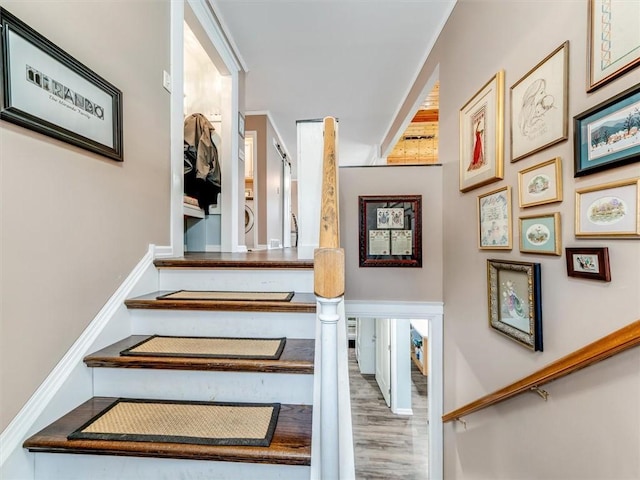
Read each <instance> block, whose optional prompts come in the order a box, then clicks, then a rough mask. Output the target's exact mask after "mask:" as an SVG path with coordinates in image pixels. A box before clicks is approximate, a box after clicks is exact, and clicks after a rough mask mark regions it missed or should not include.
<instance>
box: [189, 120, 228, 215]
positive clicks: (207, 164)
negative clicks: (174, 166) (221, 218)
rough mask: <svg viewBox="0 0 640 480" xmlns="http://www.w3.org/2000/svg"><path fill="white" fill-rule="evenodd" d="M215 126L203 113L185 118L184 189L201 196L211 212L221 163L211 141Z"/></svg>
mask: <svg viewBox="0 0 640 480" xmlns="http://www.w3.org/2000/svg"><path fill="white" fill-rule="evenodd" d="M214 130H215V129H214V128H213V125H211V122H210V121H209V120H207V118H206V117H205V116H204V115H202V114H201V113H194V114H192V115H189V116H187V117H186V118H185V120H184V186H185V187H184V188H185V190H184V191H185V193H186V194H187V195H189V196H191V197H195V198H197V199H198V205H199V206H200V208H202V209H204V211H205V214H207V213H208V211H209V205H213V204H216V202H217V197H218V193H220V189H221V188H220V187H221V185H220V163H219V161H218V149H217V148H216V146H215V144H214V143H213V140H212V135H213V132H214Z"/></svg>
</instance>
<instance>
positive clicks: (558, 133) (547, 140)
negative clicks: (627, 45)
mask: <svg viewBox="0 0 640 480" xmlns="http://www.w3.org/2000/svg"><path fill="white" fill-rule="evenodd" d="M568 91H569V42H568V41H567V42H564V43H563V44H562V45H560V46H559V47H558V48H556V49H555V50H554V51H553V52H551V53H550V54H549V55H547V57H545V59H544V60H542V61H541V62H540V63H538V64H537V65H536V66H535V67H533V69H531V70H530V71H529V72H528V73H527V74H526V75H525V76H524V77H522V78H521V79H520V80H518V81H517V82H516V83H515V84H514V85H513V86H512V87H511V162H517V161H518V160H521V159H523V158H525V157H527V156H529V155H531V154H533V153H536V152H539V151H540V150H544V149H545V148H547V147H550V146H551V145H554V144H556V143H558V142H562V141H563V140H566V139H567V138H568V136H569V135H568V121H567V117H568V109H569V104H568V101H567V100H568V98H567V97H568Z"/></svg>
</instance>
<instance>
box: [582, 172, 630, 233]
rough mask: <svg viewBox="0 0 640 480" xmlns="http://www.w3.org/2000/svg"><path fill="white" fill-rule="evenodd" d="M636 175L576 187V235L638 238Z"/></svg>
mask: <svg viewBox="0 0 640 480" xmlns="http://www.w3.org/2000/svg"><path fill="white" fill-rule="evenodd" d="M639 189H640V177H636V178H630V179H628V180H621V181H618V182H611V183H606V184H603V185H595V186H593V187H587V188H582V189H579V190H576V227H575V228H576V236H577V237H626V238H640V213H639V212H640V193H639Z"/></svg>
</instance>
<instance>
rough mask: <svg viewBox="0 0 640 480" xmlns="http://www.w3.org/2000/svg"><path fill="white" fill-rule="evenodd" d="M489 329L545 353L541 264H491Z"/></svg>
mask: <svg viewBox="0 0 640 480" xmlns="http://www.w3.org/2000/svg"><path fill="white" fill-rule="evenodd" d="M487 280H488V282H487V283H488V296H489V302H488V303H489V325H490V326H491V328H493V329H494V330H496V331H497V332H499V333H501V334H503V335H505V336H507V337H509V338H511V339H512V340H514V341H516V342H517V343H519V344H520V345H523V346H525V347H527V348H529V349H530V350H533V351H535V352H541V351H542V296H541V294H542V293H541V292H542V288H541V282H540V264H539V263H530V262H511V261H507V260H487Z"/></svg>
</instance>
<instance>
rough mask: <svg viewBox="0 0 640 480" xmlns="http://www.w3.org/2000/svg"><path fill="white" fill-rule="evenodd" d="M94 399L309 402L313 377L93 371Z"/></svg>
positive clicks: (126, 370)
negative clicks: (101, 397)
mask: <svg viewBox="0 0 640 480" xmlns="http://www.w3.org/2000/svg"><path fill="white" fill-rule="evenodd" d="M93 375H94V380H93V381H94V396H98V397H100V396H105V397H128V398H150V399H166V400H198V401H216V402H279V403H290V404H299V405H311V404H312V403H313V375H301V374H285V373H263V372H201V371H184V370H154V369H146V368H143V369H140V368H132V369H127V368H94V369H93Z"/></svg>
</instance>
